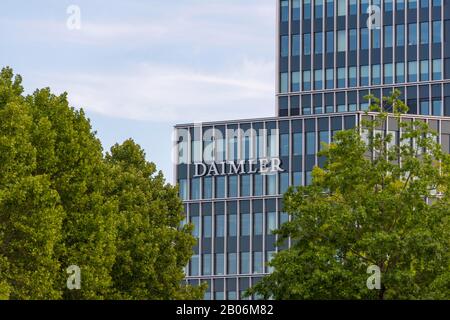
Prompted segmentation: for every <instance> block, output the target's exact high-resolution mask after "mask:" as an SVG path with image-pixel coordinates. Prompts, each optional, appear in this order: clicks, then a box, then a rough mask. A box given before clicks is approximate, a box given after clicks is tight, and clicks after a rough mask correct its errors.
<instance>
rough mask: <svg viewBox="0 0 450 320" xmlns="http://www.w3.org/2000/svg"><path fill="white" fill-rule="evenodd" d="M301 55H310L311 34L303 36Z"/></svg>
mask: <svg viewBox="0 0 450 320" xmlns="http://www.w3.org/2000/svg"><path fill="white" fill-rule="evenodd" d="M303 54H304V55H305V56H307V55H310V54H311V34H310V33H305V34H303Z"/></svg>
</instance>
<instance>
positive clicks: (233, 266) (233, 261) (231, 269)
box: [228, 253, 237, 274]
mask: <svg viewBox="0 0 450 320" xmlns="http://www.w3.org/2000/svg"><path fill="white" fill-rule="evenodd" d="M236 273H237V254H236V253H229V254H228V274H236Z"/></svg>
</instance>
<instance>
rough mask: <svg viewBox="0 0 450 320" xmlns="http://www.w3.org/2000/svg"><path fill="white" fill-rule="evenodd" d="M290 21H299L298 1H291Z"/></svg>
mask: <svg viewBox="0 0 450 320" xmlns="http://www.w3.org/2000/svg"><path fill="white" fill-rule="evenodd" d="M292 20H294V21H299V20H300V0H293V1H292Z"/></svg>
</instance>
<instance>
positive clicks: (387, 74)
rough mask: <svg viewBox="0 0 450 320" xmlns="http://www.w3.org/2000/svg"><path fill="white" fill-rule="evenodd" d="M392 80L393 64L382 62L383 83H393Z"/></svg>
mask: <svg viewBox="0 0 450 320" xmlns="http://www.w3.org/2000/svg"><path fill="white" fill-rule="evenodd" d="M393 82H394V72H393V64H392V63H385V64H384V83H388V84H389V83H393Z"/></svg>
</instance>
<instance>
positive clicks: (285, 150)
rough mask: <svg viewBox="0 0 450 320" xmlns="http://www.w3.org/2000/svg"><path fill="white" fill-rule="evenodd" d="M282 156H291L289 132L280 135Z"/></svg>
mask: <svg viewBox="0 0 450 320" xmlns="http://www.w3.org/2000/svg"><path fill="white" fill-rule="evenodd" d="M280 149H281V156H283V157H286V156H289V134H282V135H280Z"/></svg>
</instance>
